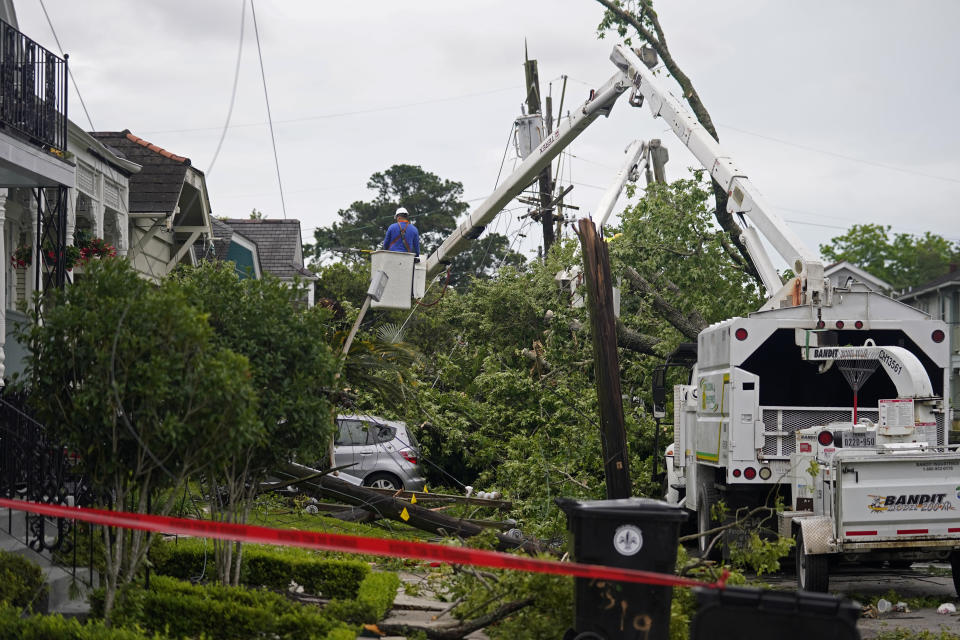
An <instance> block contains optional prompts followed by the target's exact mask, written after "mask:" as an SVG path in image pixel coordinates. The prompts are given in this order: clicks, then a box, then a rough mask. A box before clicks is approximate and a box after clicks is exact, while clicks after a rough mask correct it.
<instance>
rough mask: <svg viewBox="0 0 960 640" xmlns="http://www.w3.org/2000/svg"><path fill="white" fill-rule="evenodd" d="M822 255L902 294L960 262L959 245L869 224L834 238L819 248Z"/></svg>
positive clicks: (940, 238)
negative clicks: (852, 265)
mask: <svg viewBox="0 0 960 640" xmlns="http://www.w3.org/2000/svg"><path fill="white" fill-rule="evenodd" d="M820 253H822V254H823V257H824V258H826V259H827V260H830V261H832V262H841V261H844V260H845V261H847V262H850V263H851V264H854V265H856V266H858V267H860V268H861V269H863V270H864V271H866V272H868V273H870V274H871V275H873V276H876V277H877V278H880V279H881V280H884V281H886V282H887V283H889V284H890V286H892V287H893V288H894V289H895V290H899V289H904V288H906V287H915V286H918V285H922V284H924V283H925V282H928V281H930V280H932V279H934V278H936V277H938V276H941V275H943V274H945V273H947V272H948V271H949V270H950V265H951V264H953V263H956V262H957V261H958V260H960V243H958V242H951V241H949V240H947V239H945V238H943V237H942V236H940V235H938V234H935V233H931V232H929V231H927V232H924V234H923V235H919V236H917V235H913V234H910V233H895V234H892V235H891V233H890V226H889V225H886V226H884V225H880V224H871V223H868V224H855V225H853V226H851V227H850V229H849V230H848V231H847V232H846V233H845V234H843V235H840V236H836V237H834V238H831V239H830V242H829V243H827V244H822V245H820Z"/></svg>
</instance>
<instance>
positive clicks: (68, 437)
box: [25, 260, 254, 508]
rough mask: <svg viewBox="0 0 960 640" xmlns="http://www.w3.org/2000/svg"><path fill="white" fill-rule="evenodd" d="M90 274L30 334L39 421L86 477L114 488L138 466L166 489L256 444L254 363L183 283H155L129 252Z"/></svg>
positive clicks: (48, 310) (32, 384)
mask: <svg viewBox="0 0 960 640" xmlns="http://www.w3.org/2000/svg"><path fill="white" fill-rule="evenodd" d="M85 276H86V277H84V278H83V279H82V280H81V281H80V282H78V283H77V284H75V285H73V286H71V287H68V288H67V289H66V290H65V292H64V293H62V294H60V295H59V296H58V297H57V298H56V303H55V304H51V305H49V306H48V307H47V308H46V309H45V310H44V317H43V324H36V323H35V324H31V325H30V326H29V327H27V328H26V329H25V332H26V336H25V338H26V340H27V343H28V345H29V350H30V355H29V359H28V363H27V380H28V382H29V384H30V387H31V391H32V394H31V397H32V398H33V399H34V406H35V408H36V411H37V414H38V417H39V419H40V420H41V421H43V422H44V423H46V425H47V427H48V429H50V430H51V431H50V435H51V437H52V438H53V439H54V440H56V441H58V442H62V443H64V445H66V446H68V447H69V448H70V449H71V450H72V451H75V452H76V453H78V454H79V457H80V463H81V464H82V465H83V467H84V469H85V471H86V473H87V474H88V477H91V478H92V479H93V480H94V481H95V483H96V484H97V485H98V486H100V487H107V486H109V487H111V488H116V487H115V486H114V484H115V483H116V482H122V483H129V482H130V481H131V476H132V477H133V479H134V480H136V478H137V476H133V475H132V474H131V470H136V469H140V470H141V475H142V476H146V475H149V474H153V475H152V480H153V482H154V486H160V485H163V484H166V483H167V482H169V480H170V474H171V473H175V472H183V471H184V470H185V469H189V470H192V471H196V470H199V469H202V468H203V467H205V466H206V465H207V464H209V463H210V462H211V461H212V460H215V459H216V458H217V456H218V454H219V453H220V452H222V451H224V450H229V449H230V448H231V447H232V446H237V445H240V444H243V443H244V442H246V441H247V440H248V439H249V437H250V431H249V427H250V426H252V424H253V418H254V414H253V406H254V397H253V392H252V388H251V386H250V381H249V366H248V362H247V360H246V358H244V357H243V356H240V355H238V354H236V353H233V352H231V351H229V350H227V349H224V348H222V347H219V346H218V345H217V344H216V343H215V341H214V337H213V332H212V330H211V327H210V326H209V324H208V323H207V322H206V317H205V316H204V314H203V313H202V312H200V311H199V310H197V309H196V308H194V307H192V306H190V304H189V302H188V301H187V298H186V296H185V295H184V294H183V293H182V291H180V290H179V288H178V287H176V286H175V285H173V284H171V283H169V282H165V283H163V284H161V285H160V286H159V287H157V286H154V285H152V284H149V283H147V282H146V281H144V280H143V279H141V278H140V277H138V275H137V273H136V272H135V271H134V270H133V269H132V268H131V267H130V265H129V263H127V262H126V261H123V260H108V261H95V262H94V263H92V264H91V265H90V267H89V268H88V270H87V273H86V274H85ZM145 463H146V464H145ZM145 467H146V469H145ZM162 471H165V473H164V472H162ZM117 506H118V507H121V508H122V507H127V506H129V505H117Z"/></svg>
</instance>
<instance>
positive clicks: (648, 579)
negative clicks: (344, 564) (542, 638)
mask: <svg viewBox="0 0 960 640" xmlns="http://www.w3.org/2000/svg"><path fill="white" fill-rule="evenodd" d="M0 507H5V508H8V509H15V510H18V511H28V512H30V513H36V514H38V515H43V516H50V517H53V518H67V519H70V520H81V521H83V522H90V523H92V524H99V525H103V526H107V527H120V528H123V529H140V530H142V531H153V532H157V533H166V534H179V535H189V536H196V537H203V538H218V539H221V540H239V541H241V542H253V543H260V544H275V545H287V546H294V547H306V548H308V549H320V550H323V551H340V552H345V553H364V554H369V555H376V556H393V557H397V558H410V559H413V560H426V561H440V562H447V563H450V564H465V565H473V566H476V567H490V568H494V569H512V570H516V571H531V572H535V573H549V574H554V575H567V576H574V577H576V578H593V579H595V580H612V581H617V582H640V583H644V584H653V585H661V586H667V587H716V588H722V587H723V586H724V584H725V583H726V576H722V577H721V578H720V580H719V581H717V582H716V583H709V582H702V581H700V580H693V579H691V578H683V577H680V576H674V575H669V574H664V573H654V572H652V571H639V570H637V569H620V568H617V567H604V566H601V565H595V564H582V563H579V562H556V561H553V560H540V559H537V558H527V557H523V556H516V555H513V554H509V553H500V552H497V551H481V550H479V549H467V548H463V547H450V546H446V545H442V544H431V543H428V542H408V541H406V540H388V539H384V538H369V537H364V536H349V535H344V534H339V533H321V532H317V531H297V530H295V529H274V528H271V527H259V526H254V525H242V524H233V523H228V522H213V521H210V520H190V519H187V518H173V517H169V516H155V515H148V514H142V513H129V512H125V511H106V510H103V509H89V508H83V507H67V506H64V505H56V504H42V503H37V502H27V501H24V500H10V499H7V498H0Z"/></svg>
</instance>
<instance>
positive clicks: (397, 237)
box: [383, 222, 420, 255]
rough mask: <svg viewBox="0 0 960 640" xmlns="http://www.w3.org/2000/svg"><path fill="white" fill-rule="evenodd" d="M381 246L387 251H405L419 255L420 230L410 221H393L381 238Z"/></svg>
mask: <svg viewBox="0 0 960 640" xmlns="http://www.w3.org/2000/svg"><path fill="white" fill-rule="evenodd" d="M401 225H402V226H401ZM401 230H402V231H403V234H402V235H401V233H400V232H401ZM404 243H406V246H404ZM383 248H384V249H386V250H387V251H406V252H408V253H413V254H415V255H420V232H419V231H417V228H416V227H415V226H413V223H412V222H394V223H393V224H392V225H390V228H388V229H387V235H386V236H384V238H383Z"/></svg>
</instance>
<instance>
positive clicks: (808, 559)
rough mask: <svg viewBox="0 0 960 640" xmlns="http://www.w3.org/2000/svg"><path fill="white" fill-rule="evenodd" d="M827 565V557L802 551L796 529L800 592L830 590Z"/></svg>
mask: <svg viewBox="0 0 960 640" xmlns="http://www.w3.org/2000/svg"><path fill="white" fill-rule="evenodd" d="M829 563H830V559H829V557H828V556H825V555H813V554H809V553H807V552H806V551H804V549H803V529H797V587H798V588H799V589H800V591H815V592H817V593H826V592H827V590H828V589H829V588H830V568H829ZM954 575H956V571H954ZM954 582H956V580H954Z"/></svg>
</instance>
